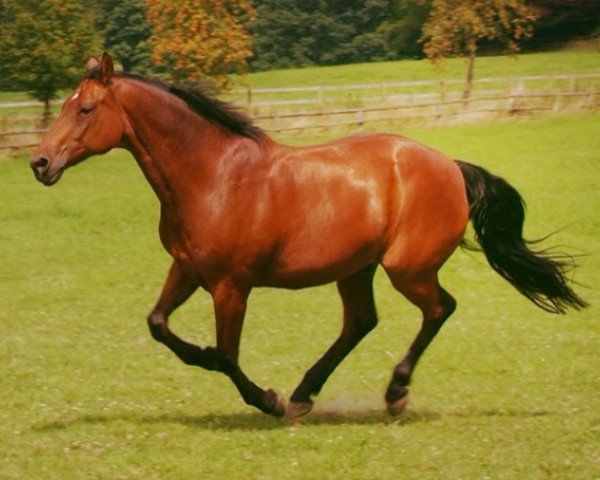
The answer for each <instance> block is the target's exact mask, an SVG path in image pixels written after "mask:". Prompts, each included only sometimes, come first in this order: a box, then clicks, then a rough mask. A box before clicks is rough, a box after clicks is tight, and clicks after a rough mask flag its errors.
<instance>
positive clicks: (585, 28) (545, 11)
mask: <svg viewBox="0 0 600 480" xmlns="http://www.w3.org/2000/svg"><path fill="white" fill-rule="evenodd" d="M533 6H534V8H535V10H536V11H537V13H538V15H539V20H538V21H537V23H536V25H535V34H534V35H533V37H532V38H530V39H527V40H526V41H525V42H524V44H525V46H526V47H527V48H537V49H545V50H548V49H556V48H559V47H561V46H563V45H565V44H568V43H569V42H570V41H572V40H575V39H577V38H579V37H584V38H585V37H587V36H591V35H595V36H596V38H597V37H598V35H600V4H599V3H598V1H597V0H592V1H591V0H535V1H534V2H533Z"/></svg>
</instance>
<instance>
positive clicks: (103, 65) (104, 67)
mask: <svg viewBox="0 0 600 480" xmlns="http://www.w3.org/2000/svg"><path fill="white" fill-rule="evenodd" d="M114 71H115V67H114V64H113V61H112V58H110V55H109V54H108V53H106V52H104V54H103V55H102V60H100V72H101V73H102V81H103V82H104V84H108V82H110V79H111V77H112V75H113V72H114Z"/></svg>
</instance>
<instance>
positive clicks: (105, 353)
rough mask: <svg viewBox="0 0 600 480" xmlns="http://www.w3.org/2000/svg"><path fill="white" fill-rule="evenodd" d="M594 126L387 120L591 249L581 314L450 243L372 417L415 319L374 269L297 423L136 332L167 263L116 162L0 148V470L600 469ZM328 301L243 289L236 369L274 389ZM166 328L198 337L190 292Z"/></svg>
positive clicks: (326, 317) (27, 474) (583, 250)
mask: <svg viewBox="0 0 600 480" xmlns="http://www.w3.org/2000/svg"><path fill="white" fill-rule="evenodd" d="M599 127H600V115H598V114H595V115H588V116H583V117H562V118H553V119H544V120H529V121H527V122H507V123H500V124H482V125H471V126H461V127H445V128H431V129H427V130H421V131H400V132H398V133H402V134H405V135H408V136H411V137H413V138H417V139H419V140H422V141H423V142H425V143H427V144H429V145H432V146H435V147H437V148H439V149H441V150H443V151H445V152H446V153H448V154H449V155H450V156H451V157H454V158H461V159H464V160H467V161H470V162H473V163H477V164H480V165H482V166H485V167H486V168H488V169H490V170H491V171H492V172H494V173H497V174H499V175H502V176H504V177H505V178H507V179H508V180H509V181H510V182H511V184H513V185H514V186H515V187H516V188H517V189H518V190H519V191H520V192H521V194H522V195H523V196H524V198H525V200H526V201H527V203H528V218H527V221H526V234H527V236H529V237H534V238H535V237H541V236H544V235H546V234H548V233H550V232H552V231H555V230H557V233H556V234H555V235H554V236H553V237H552V238H551V239H549V240H547V241H546V243H545V245H552V244H556V245H560V247H561V248H562V249H563V250H568V251H569V252H570V253H574V254H587V255H585V256H582V257H580V258H579V259H578V262H579V264H580V266H579V269H578V270H577V271H576V272H575V274H574V279H575V281H576V282H577V283H579V284H580V286H578V287H577V291H578V293H580V294H581V295H582V296H583V297H584V298H585V299H586V300H588V301H589V302H590V303H591V304H592V306H591V307H590V308H589V309H587V310H585V311H583V312H579V313H577V312H573V313H569V314H568V315H566V316H554V315H550V314H547V313H544V312H543V311H541V310H539V309H537V308H536V307H535V306H533V305H532V304H530V303H529V302H528V301H527V300H525V299H524V298H522V297H521V296H520V295H519V294H518V293H517V292H515V291H514V290H513V289H512V288H511V287H510V286H509V285H508V284H507V283H506V282H504V281H503V280H502V279H501V278H500V277H499V276H497V275H496V274H495V273H494V272H493V271H492V270H491V268H490V267H489V266H488V265H487V263H486V261H485V259H484V258H483V256H482V255H481V254H474V253H465V252H461V251H459V252H457V253H456V254H455V255H454V257H453V258H452V259H451V261H450V262H448V264H447V265H446V266H445V268H444V270H443V271H442V276H441V279H442V283H443V285H444V286H445V287H446V288H447V289H448V290H449V291H450V292H451V293H452V294H453V295H454V296H455V297H456V298H457V300H458V302H459V303H458V309H457V312H456V313H455V314H454V315H453V316H452V317H451V319H450V320H449V321H448V323H447V324H446V325H445V326H444V328H443V329H442V331H441V332H440V334H439V336H438V337H437V338H436V339H435V340H434V342H433V344H432V345H431V347H430V348H429V349H428V350H427V352H426V354H425V355H424V357H423V359H422V361H421V363H420V365H419V367H418V368H417V370H416V373H415V377H414V381H413V385H412V393H411V400H410V403H409V406H408V410H407V412H405V413H404V414H403V415H402V416H400V417H398V418H390V417H388V416H387V414H386V412H385V405H384V401H383V393H384V389H385V387H386V385H387V382H388V380H389V377H390V375H391V369H392V367H393V366H394V365H395V363H396V362H397V361H398V360H399V359H400V357H401V356H402V355H403V353H404V351H405V349H406V348H407V347H408V345H409V343H410V341H411V340H412V338H413V337H414V335H415V333H416V331H417V329H418V326H419V314H418V312H417V311H416V309H414V308H413V307H411V306H410V305H409V304H408V302H407V301H405V300H404V299H403V298H402V297H400V296H399V294H397V293H396V292H395V291H394V290H393V289H392V288H391V286H390V285H389V283H388V281H387V279H386V278H385V275H384V274H382V273H381V272H378V274H377V277H376V284H375V292H376V299H377V304H378V310H379V317H380V323H379V326H378V327H377V328H376V329H375V330H374V331H373V332H372V333H371V334H370V335H369V336H368V337H367V338H366V339H365V340H364V341H363V342H362V343H361V344H360V345H359V346H358V347H357V348H356V349H355V351H354V352H353V353H352V354H351V355H350V356H349V358H348V359H347V360H346V361H345V362H344V363H343V364H342V365H341V366H340V367H339V369H338V370H337V371H336V372H335V373H334V375H333V376H332V377H331V379H330V380H329V382H328V383H327V385H326V386H325V388H324V390H323V391H322V392H321V394H320V396H319V397H317V401H316V406H315V410H314V411H313V412H312V413H311V414H310V415H309V416H307V417H305V418H302V419H301V420H300V422H299V423H293V424H292V423H289V422H287V421H281V420H277V419H275V418H271V417H268V416H264V415H262V414H260V413H258V412H256V411H255V410H254V409H252V408H250V407H247V406H246V405H244V404H243V402H242V401H241V399H239V397H238V394H237V391H235V388H234V387H233V386H232V385H231V382H230V381H229V380H228V379H227V378H226V377H224V376H222V375H219V374H214V373H210V372H206V371H201V370H198V369H194V368H191V367H186V366H184V365H183V364H181V363H180V362H179V361H178V360H177V359H176V358H175V356H174V355H172V354H171V352H169V351H168V350H167V349H166V348H165V347H164V346H162V345H160V344H158V343H155V342H154V341H153V340H152V339H151V337H150V335H149V333H148V330H147V327H146V322H145V317H146V315H147V313H148V312H149V310H150V308H151V307H152V306H153V304H154V302H155V300H156V298H157V295H158V293H159V290H160V288H161V286H162V283H163V280H164V277H165V275H166V271H167V268H168V266H169V264H170V261H169V258H168V257H167V255H166V253H164V252H163V250H162V247H161V246H160V243H159V239H158V234H157V231H156V225H157V220H158V203H157V201H156V199H155V198H154V196H153V193H152V191H151V190H150V187H149V186H148V185H147V184H146V182H145V180H144V178H143V176H142V174H141V172H140V171H139V169H138V167H137V166H136V165H135V162H134V161H133V159H131V158H130V157H129V156H128V155H127V154H125V153H123V152H118V151H117V152H113V153H109V154H107V155H105V156H103V157H99V158H94V159H90V160H88V161H87V162H85V163H83V164H81V165H79V166H78V167H76V168H74V169H72V170H69V171H68V172H66V174H65V176H64V178H63V179H62V180H61V182H60V183H59V184H57V185H56V186H55V187H52V188H50V189H48V188H43V187H42V186H41V185H39V184H38V183H37V182H35V181H34V179H33V175H32V174H31V172H30V170H29V167H28V165H27V163H26V159H25V158H16V159H6V160H2V161H0V181H1V182H2V188H1V189H0V216H1V221H2V223H1V225H2V228H1V229H0V249H1V254H0V258H1V262H2V263H1V265H0V279H1V281H0V324H1V325H2V329H3V332H2V336H1V337H0V372H1V373H0V375H1V383H0V384H1V385H2V389H1V391H0V478H3V479H4V478H6V479H30V478H45V479H54V478H56V479H59V478H60V479H68V478H74V479H75V478H86V479H87V478H97V479H138V478H139V479H144V480H147V479H182V478H201V477H204V478H210V479H212V478H248V479H262V478H297V479H322V478H332V479H364V478H372V479H383V478H390V477H398V478H404V479H440V478H457V479H458V478H464V479H472V478H479V479H483V478H489V479H516V478H527V479H548V478H555V479H582V480H583V479H593V478H599V477H600V380H599V377H598V371H599V369H600V350H599V349H598V344H599V342H600V326H599V325H598V305H599V304H600V294H598V290H597V285H598V284H599V283H600V260H599V258H600V257H599V254H600V213H599V212H600V137H599V136H598V130H599ZM312 140H314V141H317V140H324V139H323V138H319V139H316V138H315V139H312ZM302 141H303V142H305V141H306V140H302ZM339 303H340V302H339V300H338V297H337V293H336V291H335V287H334V286H331V285H329V286H325V287H320V288H315V289H309V290H303V291H295V292H289V291H282V290H269V289H264V290H256V291H254V293H253V295H252V296H251V298H250V303H249V309H248V313H247V317H246V323H245V328H244V336H243V339H242V346H241V362H242V365H243V366H244V368H245V370H246V372H247V373H248V375H249V376H250V377H251V378H253V379H254V380H255V381H256V382H257V383H259V384H261V385H262V386H265V387H275V388H277V389H280V391H282V393H283V394H284V395H285V396H286V397H289V395H290V393H291V392H292V390H293V388H294V387H295V386H296V385H297V383H298V382H299V381H300V379H301V377H302V375H303V374H304V372H305V370H306V369H307V368H308V367H309V366H310V365H312V363H313V362H314V360H315V359H316V358H317V357H318V356H319V355H320V354H321V353H322V352H323V351H324V350H325V349H326V348H327V347H328V346H329V345H330V343H331V342H332V341H333V339H334V338H335V337H336V336H337V334H338V329H339V327H340V324H341V322H340V315H341V309H340V305H339ZM171 325H172V327H173V329H174V331H175V332H177V333H178V334H180V335H181V336H182V337H183V338H186V339H190V340H191V341H194V342H196V343H200V344H203V345H207V344H212V343H213V341H214V340H213V338H214V332H213V330H214V322H213V318H212V303H211V301H210V299H209V297H208V295H206V294H204V293H202V292H198V293H197V294H196V295H195V296H194V297H192V299H191V300H190V301H189V302H188V303H187V304H186V305H185V306H184V307H182V308H181V309H180V310H178V311H177V312H176V313H175V314H174V315H173V316H172V318H171ZM321 330H322V332H321ZM317 332H320V333H318V334H317Z"/></svg>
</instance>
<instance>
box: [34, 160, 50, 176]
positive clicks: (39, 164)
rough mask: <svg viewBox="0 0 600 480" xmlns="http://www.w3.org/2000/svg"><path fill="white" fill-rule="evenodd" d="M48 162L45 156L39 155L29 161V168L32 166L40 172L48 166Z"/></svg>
mask: <svg viewBox="0 0 600 480" xmlns="http://www.w3.org/2000/svg"><path fill="white" fill-rule="evenodd" d="M49 164H50V160H48V159H47V158H46V157H39V158H38V159H37V160H35V161H33V162H31V168H33V170H35V171H36V172H40V173H41V172H44V171H45V170H46V169H47V168H48V165H49Z"/></svg>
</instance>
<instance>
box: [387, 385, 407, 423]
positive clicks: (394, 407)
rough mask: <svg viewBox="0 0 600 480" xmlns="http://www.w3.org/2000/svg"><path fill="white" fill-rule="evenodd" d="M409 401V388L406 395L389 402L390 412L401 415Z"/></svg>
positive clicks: (388, 408) (393, 414)
mask: <svg viewBox="0 0 600 480" xmlns="http://www.w3.org/2000/svg"><path fill="white" fill-rule="evenodd" d="M407 403H408V390H407V392H406V394H405V395H404V396H402V397H400V398H399V399H398V400H395V401H393V402H390V403H388V404H387V410H388V413H389V414H390V415H392V416H394V417H395V416H397V415H400V414H401V413H402V412H403V411H404V410H405V409H406V404H407Z"/></svg>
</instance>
